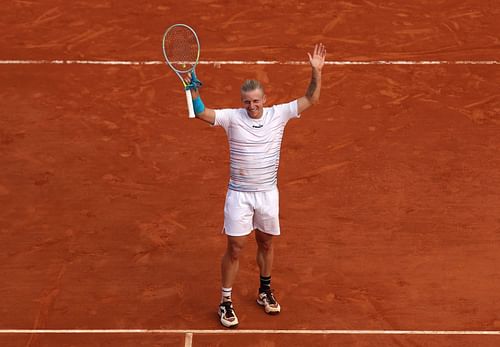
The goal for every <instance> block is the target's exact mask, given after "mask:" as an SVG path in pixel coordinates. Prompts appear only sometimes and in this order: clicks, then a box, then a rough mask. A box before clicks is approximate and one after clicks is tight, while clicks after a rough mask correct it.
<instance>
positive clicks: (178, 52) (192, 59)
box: [163, 24, 200, 118]
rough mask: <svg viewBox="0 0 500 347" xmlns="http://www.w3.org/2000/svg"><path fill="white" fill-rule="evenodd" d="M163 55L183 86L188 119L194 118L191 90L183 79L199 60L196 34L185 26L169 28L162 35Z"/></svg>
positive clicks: (198, 43)
mask: <svg viewBox="0 0 500 347" xmlns="http://www.w3.org/2000/svg"><path fill="white" fill-rule="evenodd" d="M163 55H164V56H165V60H166V61H167V64H168V65H169V66H170V67H171V68H172V70H174V72H175V73H176V74H177V76H179V79H180V80H181V82H182V85H183V86H184V90H185V91H186V102H187V106H188V111H189V118H195V114H194V109H193V100H192V97H191V90H190V89H189V88H186V87H187V84H186V82H185V81H184V77H185V76H186V75H187V74H188V73H190V72H192V71H193V70H194V68H195V67H196V65H197V64H198V60H199V58H200V41H199V40H198V36H197V35H196V32H195V31H194V30H193V29H192V28H191V27H189V26H188V25H186V24H174V25H172V26H171V27H169V28H168V29H167V30H166V31H165V34H164V35H163Z"/></svg>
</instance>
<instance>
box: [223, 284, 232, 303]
mask: <svg viewBox="0 0 500 347" xmlns="http://www.w3.org/2000/svg"><path fill="white" fill-rule="evenodd" d="M232 291H233V288H224V287H222V299H221V302H224V301H231V293H232Z"/></svg>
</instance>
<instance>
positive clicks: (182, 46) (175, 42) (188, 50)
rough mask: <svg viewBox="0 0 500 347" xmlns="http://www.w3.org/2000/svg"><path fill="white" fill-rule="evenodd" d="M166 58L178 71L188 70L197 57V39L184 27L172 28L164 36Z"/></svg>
mask: <svg viewBox="0 0 500 347" xmlns="http://www.w3.org/2000/svg"><path fill="white" fill-rule="evenodd" d="M164 44H165V52H166V58H167V60H168V61H169V62H170V64H172V66H173V67H174V68H175V69H176V70H179V71H188V70H190V69H191V68H192V67H193V66H194V65H195V64H196V61H197V59H198V52H199V47H198V41H197V40H196V37H195V35H194V33H193V32H192V31H191V30H189V29H188V28H185V27H174V28H172V29H171V30H170V31H169V32H168V33H167V35H166V37H165V43H164Z"/></svg>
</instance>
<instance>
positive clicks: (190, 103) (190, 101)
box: [186, 89, 196, 118]
mask: <svg viewBox="0 0 500 347" xmlns="http://www.w3.org/2000/svg"><path fill="white" fill-rule="evenodd" d="M186 102H187V106H188V111H189V118H195V117H196V116H195V114H194V108H193V97H192V96H191V90H189V89H188V90H186Z"/></svg>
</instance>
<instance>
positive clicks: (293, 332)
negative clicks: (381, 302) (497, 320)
mask: <svg viewBox="0 0 500 347" xmlns="http://www.w3.org/2000/svg"><path fill="white" fill-rule="evenodd" d="M0 334H186V335H187V334H191V335H193V334H205V335H222V334H283V335H286V334H290V335H298V334H301V335H500V331H498V330H318V329H316V330H306V329H304V330H302V329H299V330H293V329H276V330H251V329H247V330H244V329H235V330H229V329H227V330H208V329H207V330H203V329H0ZM191 339H192V336H191Z"/></svg>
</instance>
